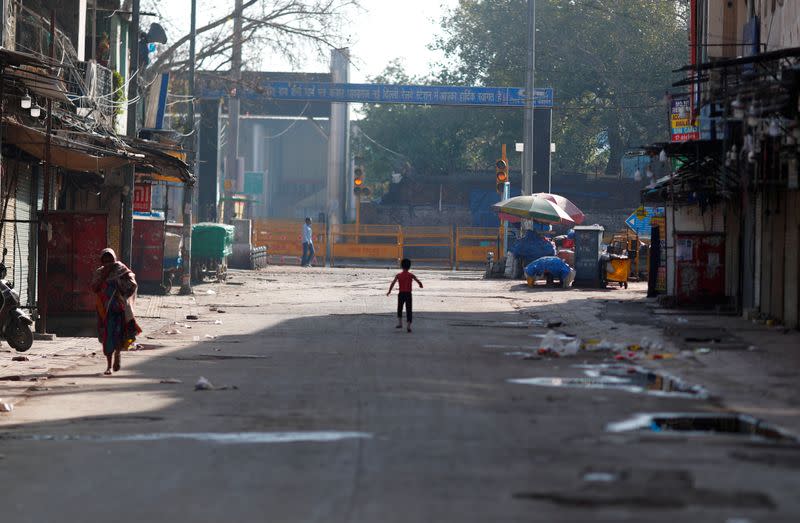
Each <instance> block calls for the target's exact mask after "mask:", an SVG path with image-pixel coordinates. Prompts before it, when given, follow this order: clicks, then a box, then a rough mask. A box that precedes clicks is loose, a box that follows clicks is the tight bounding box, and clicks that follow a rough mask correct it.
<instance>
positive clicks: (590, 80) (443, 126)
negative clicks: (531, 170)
mask: <svg viewBox="0 0 800 523" xmlns="http://www.w3.org/2000/svg"><path fill="white" fill-rule="evenodd" d="M687 3H688V2H687V1H686V0H538V1H537V31H536V37H537V42H536V44H537V48H536V51H537V56H536V84H537V86H548V87H553V88H554V90H555V102H556V107H555V110H554V116H553V138H554V141H555V142H556V144H557V153H556V155H555V157H554V167H555V169H556V170H578V171H584V170H590V169H594V168H600V169H603V170H605V172H606V173H608V174H615V173H616V172H617V171H618V169H619V163H620V159H621V157H622V155H623V154H624V152H625V150H626V149H627V148H629V147H636V146H638V145H642V144H645V143H649V142H653V141H659V140H665V139H666V138H667V128H666V124H667V108H666V106H665V104H664V94H665V92H666V91H667V90H669V88H670V87H671V85H672V83H673V81H674V80H675V79H676V76H675V75H674V74H673V73H672V72H671V71H672V70H674V69H677V68H678V67H680V66H681V65H682V64H684V63H685V62H686V61H688V48H687V43H688V38H687V32H686V31H687V30H686V27H687V23H686V9H687V5H686V4H687ZM526 4H527V2H526V0H462V1H461V2H460V3H459V5H458V6H457V7H456V8H454V9H453V10H452V11H451V12H449V13H448V14H447V15H446V16H445V17H444V18H443V19H442V22H441V26H442V31H443V32H442V35H441V36H440V37H439V38H438V39H437V40H436V41H435V42H434V44H433V47H434V48H435V49H439V50H441V51H443V52H444V53H445V55H446V56H447V61H446V64H440V65H438V66H437V69H438V71H437V73H436V75H435V76H434V78H433V79H429V81H430V82H431V83H445V84H456V85H509V86H516V85H524V83H525V82H524V78H525V64H526V53H527V50H526V35H525V31H526V9H527V8H526ZM387 72H389V73H394V76H392V75H391V74H390V75H388V79H392V78H394V79H397V80H399V79H400V78H399V77H398V75H397V73H398V71H397V70H396V67H395V69H394V70H391V69H390V70H388V71H387ZM384 79H387V78H384ZM401 113H409V114H413V115H414V117H413V118H409V121H407V122H403V121H402V118H403V117H402V116H400V114H401ZM447 114H453V115H454V116H453V117H452V118H447V117H446V116H443V115H447ZM429 120H433V121H432V122H430V124H431V125H432V127H431V130H432V131H434V132H431V133H428V132H427V130H426V129H425V128H424V126H425V125H428V123H429ZM392 122H394V123H392ZM362 125H363V126H364V127H365V128H368V129H371V133H370V131H367V132H368V133H370V134H373V133H374V134H380V133H382V132H383V133H384V134H383V135H382V140H381V143H382V144H383V145H386V146H387V147H391V148H393V149H394V148H396V147H404V149H403V150H401V151H399V152H402V153H403V154H405V155H407V156H408V157H409V158H410V161H411V164H412V165H413V166H414V167H416V168H418V169H419V170H425V171H428V170H429V169H430V167H431V166H430V165H428V163H427V162H428V159H429V158H431V157H432V156H433V155H439V159H440V160H442V161H445V162H446V165H445V166H444V168H446V169H447V168H450V169H452V168H464V167H466V168H476V167H484V168H485V167H486V166H490V165H491V164H492V163H493V161H494V158H495V157H496V155H497V152H498V150H499V144H501V143H513V142H514V141H521V138H522V112H521V111H519V110H489V109H482V110H474V109H442V108H430V107H423V108H418V107H389V106H384V107H381V106H377V107H373V108H370V109H368V110H367V111H366V113H365V121H364V122H363V123H362ZM440 133H441V134H440ZM429 134H430V136H429ZM412 135H413V136H414V139H413V140H412V139H410V137H411V136H412ZM416 137H420V138H421V139H420V140H416ZM457 138H458V139H457ZM444 140H446V142H444ZM443 153H446V154H443ZM512 160H513V159H512ZM438 167H439V168H442V166H438Z"/></svg>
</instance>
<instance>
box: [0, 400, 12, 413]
mask: <svg viewBox="0 0 800 523" xmlns="http://www.w3.org/2000/svg"><path fill="white" fill-rule="evenodd" d="M12 410H14V405H12V404H11V403H5V402H3V401H0V412H11V411H12Z"/></svg>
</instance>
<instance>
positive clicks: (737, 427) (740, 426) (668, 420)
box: [606, 412, 800, 444]
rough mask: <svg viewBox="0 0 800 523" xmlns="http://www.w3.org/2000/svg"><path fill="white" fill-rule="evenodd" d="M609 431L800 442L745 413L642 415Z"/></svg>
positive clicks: (793, 436) (783, 431) (610, 427)
mask: <svg viewBox="0 0 800 523" xmlns="http://www.w3.org/2000/svg"><path fill="white" fill-rule="evenodd" d="M606 430H607V431H608V432H631V431H644V432H657V433H658V432H665V433H668V432H681V433H690V434H698V435H702V434H733V435H740V436H750V437H753V438H757V439H764V440H768V441H772V442H776V443H795V444H797V443H800V438H798V437H797V436H795V435H793V434H791V433H789V432H787V431H786V430H784V429H781V428H779V427H776V426H774V425H772V424H770V423H767V422H765V421H763V420H760V419H758V418H754V417H752V416H747V415H745V414H712V413H691V412H690V413H656V414H638V415H636V416H633V417H632V418H630V419H627V420H624V421H619V422H616V423H610V424H608V425H607V426H606Z"/></svg>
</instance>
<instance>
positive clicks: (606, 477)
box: [583, 472, 617, 483]
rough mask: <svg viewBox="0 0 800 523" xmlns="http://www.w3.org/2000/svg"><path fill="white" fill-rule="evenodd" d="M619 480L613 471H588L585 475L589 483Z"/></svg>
mask: <svg viewBox="0 0 800 523" xmlns="http://www.w3.org/2000/svg"><path fill="white" fill-rule="evenodd" d="M616 480H617V475H616V474H614V473H613V472H587V473H586V474H584V475H583V481H586V482H588V483H611V482H613V481H616Z"/></svg>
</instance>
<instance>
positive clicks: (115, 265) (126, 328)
mask: <svg viewBox="0 0 800 523" xmlns="http://www.w3.org/2000/svg"><path fill="white" fill-rule="evenodd" d="M100 263H101V264H102V265H101V266H100V267H98V268H97V269H96V270H95V271H94V274H93V275H92V283H91V287H92V291H93V292H94V293H95V295H96V297H97V300H96V305H97V338H98V340H99V341H100V343H101V344H102V346H103V354H105V355H106V360H107V362H108V367H107V368H106V371H105V373H104V374H106V375H108V374H111V369H112V368H113V369H114V372H116V371H118V370H119V369H120V367H121V366H120V351H123V350H127V349H128V347H130V345H131V344H132V343H133V342H134V341H136V336H137V335H138V334H139V333H141V332H142V330H141V329H140V328H139V325H137V323H136V318H135V317H134V316H133V301H134V299H135V296H136V289H137V284H136V275H134V274H133V271H131V270H130V269H129V268H128V267H127V266H126V265H125V264H124V263H122V262H120V261H117V255H116V254H115V253H114V251H113V249H104V250H103V251H102V252H101V253H100ZM112 358H113V359H114V362H113V366H112V362H111V360H112Z"/></svg>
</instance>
